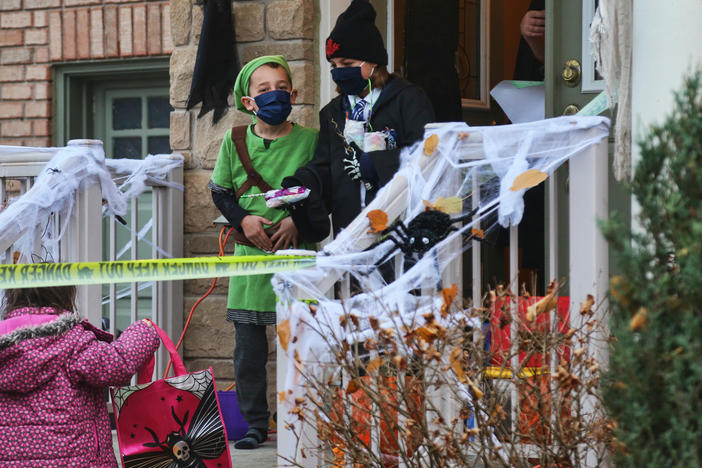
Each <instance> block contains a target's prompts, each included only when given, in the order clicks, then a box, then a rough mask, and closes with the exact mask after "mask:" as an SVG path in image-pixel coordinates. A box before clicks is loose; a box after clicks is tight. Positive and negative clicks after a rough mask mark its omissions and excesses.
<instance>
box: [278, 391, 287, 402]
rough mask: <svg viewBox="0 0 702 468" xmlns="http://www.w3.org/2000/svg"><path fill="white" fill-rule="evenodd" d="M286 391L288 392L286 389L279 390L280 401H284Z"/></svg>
mask: <svg viewBox="0 0 702 468" xmlns="http://www.w3.org/2000/svg"><path fill="white" fill-rule="evenodd" d="M286 393H287V392H286V391H285V390H283V391H281V392H278V401H280V402H281V403H282V402H284V401H285V395H286Z"/></svg>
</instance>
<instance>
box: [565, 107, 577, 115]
mask: <svg viewBox="0 0 702 468" xmlns="http://www.w3.org/2000/svg"><path fill="white" fill-rule="evenodd" d="M579 110H580V106H578V105H577V104H568V105H567V106H565V109H563V115H575V114H577V113H578V111H579Z"/></svg>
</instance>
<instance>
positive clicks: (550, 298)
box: [526, 280, 558, 322]
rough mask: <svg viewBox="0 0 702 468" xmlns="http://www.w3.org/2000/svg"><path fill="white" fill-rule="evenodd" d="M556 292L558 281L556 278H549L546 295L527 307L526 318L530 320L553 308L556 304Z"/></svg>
mask: <svg viewBox="0 0 702 468" xmlns="http://www.w3.org/2000/svg"><path fill="white" fill-rule="evenodd" d="M557 292H558V283H557V282H556V280H551V283H549V285H548V288H547V290H546V296H544V297H543V298H542V299H541V300H539V301H538V302H535V303H534V304H532V305H530V306H529V307H527V313H526V319H527V320H528V321H529V322H531V321H533V320H534V319H535V318H536V317H538V316H539V315H541V314H546V313H549V312H551V311H552V310H554V309H555V308H556V306H558V298H557V297H556V293H557Z"/></svg>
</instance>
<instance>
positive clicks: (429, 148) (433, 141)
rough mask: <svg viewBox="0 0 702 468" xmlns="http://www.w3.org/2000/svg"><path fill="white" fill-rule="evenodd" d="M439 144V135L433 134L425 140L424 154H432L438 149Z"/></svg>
mask: <svg viewBox="0 0 702 468" xmlns="http://www.w3.org/2000/svg"><path fill="white" fill-rule="evenodd" d="M437 146H439V135H436V134H435V135H431V136H430V137H429V138H427V139H426V140H424V154H426V155H427V156H431V155H432V154H434V151H436V147H437Z"/></svg>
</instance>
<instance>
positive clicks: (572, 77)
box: [561, 59, 580, 88]
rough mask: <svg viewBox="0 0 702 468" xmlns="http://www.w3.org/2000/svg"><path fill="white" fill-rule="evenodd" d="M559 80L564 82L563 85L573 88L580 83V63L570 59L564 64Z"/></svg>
mask: <svg viewBox="0 0 702 468" xmlns="http://www.w3.org/2000/svg"><path fill="white" fill-rule="evenodd" d="M561 78H563V81H565V85H566V86H568V87H570V88H574V87H576V86H578V84H579V83H580V62H578V61H577V60H575V59H570V60H568V61H567V62H566V63H565V66H564V67H563V72H562V73H561Z"/></svg>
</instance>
